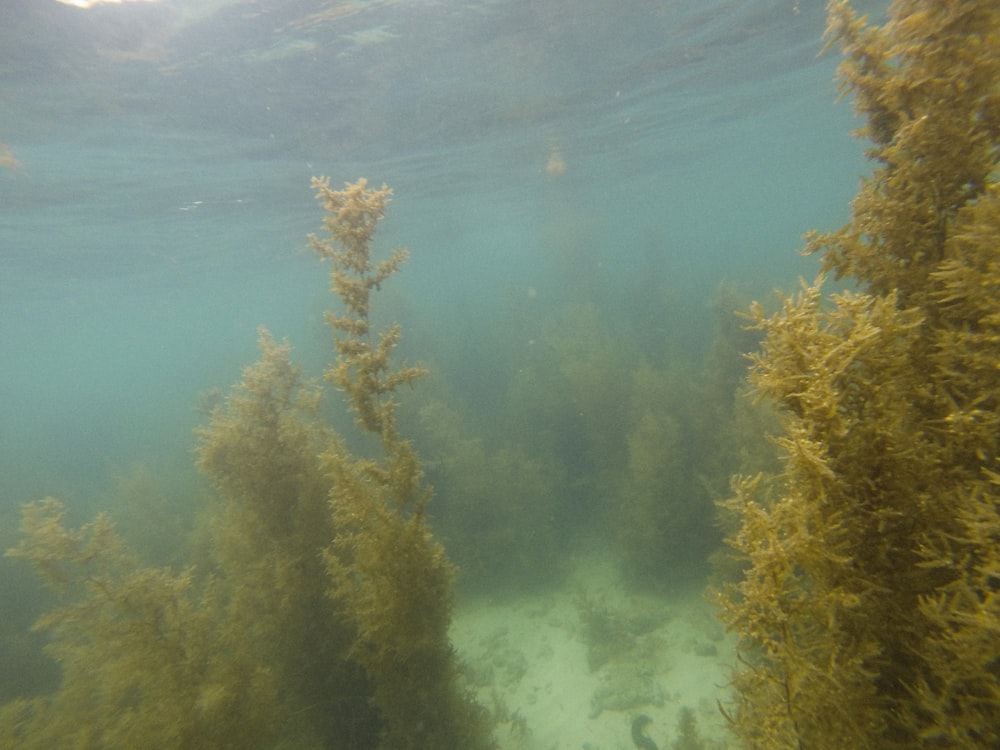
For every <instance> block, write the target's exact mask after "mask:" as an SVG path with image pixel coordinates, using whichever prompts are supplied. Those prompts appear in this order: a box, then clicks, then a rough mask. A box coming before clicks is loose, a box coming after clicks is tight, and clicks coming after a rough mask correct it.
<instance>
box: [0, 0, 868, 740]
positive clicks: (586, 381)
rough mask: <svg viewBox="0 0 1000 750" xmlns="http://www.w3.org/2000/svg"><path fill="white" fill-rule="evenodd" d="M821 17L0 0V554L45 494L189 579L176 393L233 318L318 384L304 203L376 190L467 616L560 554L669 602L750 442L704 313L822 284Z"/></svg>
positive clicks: (406, 422)
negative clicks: (593, 558)
mask: <svg viewBox="0 0 1000 750" xmlns="http://www.w3.org/2000/svg"><path fill="white" fill-rule="evenodd" d="M823 5H824V4H823V3H822V2H819V0H798V1H796V0H740V1H737V0H730V1H724V0H675V1H670V0H658V1H653V0H628V1H626V2H616V3H608V2H606V1H603V0H531V1H529V0H481V1H478V2H467V1H461V2H459V1H458V0H374V1H370V2H364V1H363V0H261V1H260V2H251V1H250V0H244V1H238V0H161V1H160V2H131V3H129V2H124V3H114V4H106V5H102V4H94V7H90V8H81V7H70V6H69V5H66V4H62V3H59V2H56V1H55V0H8V1H7V2H5V3H4V4H3V7H2V9H0V92H2V99H0V356H2V357H3V360H2V362H3V364H2V367H0V543H2V546H3V547H4V548H6V547H9V546H10V545H12V544H15V543H16V540H17V537H18V534H17V525H18V509H19V508H20V506H21V504H22V503H24V502H26V501H29V500H33V499H36V498H41V497H44V496H46V495H53V496H57V497H59V498H61V499H62V500H64V501H65V502H66V503H67V506H68V508H69V509H70V511H69V512H70V516H71V524H79V523H81V522H83V520H85V519H87V518H89V517H92V516H93V514H94V512H95V511H96V510H97V509H101V508H107V507H110V509H111V512H112V513H113V515H114V516H115V518H116V519H117V520H118V522H119V528H120V530H121V532H122V535H123V536H124V537H125V538H126V539H127V541H129V542H131V543H132V544H133V545H135V546H137V547H138V548H139V549H140V556H141V557H142V558H143V559H144V560H145V561H147V562H149V563H151V564H157V565H161V564H171V565H174V566H175V569H178V568H180V567H183V566H186V565H188V564H191V563H192V560H194V564H195V565H196V567H197V562H198V560H199V559H203V557H204V553H205V549H204V545H205V543H206V539H208V538H209V537H208V535H210V534H211V533H212V532H211V530H210V531H208V532H204V531H202V532H201V533H200V536H199V530H198V529H197V528H196V526H197V524H198V523H199V520H200V519H201V518H202V516H199V515H198V513H199V512H201V511H203V510H204V508H206V507H210V506H211V503H212V499H211V498H212V492H211V490H210V489H209V487H208V483H207V482H205V481H204V480H203V479H201V478H199V477H198V476H197V473H196V471H195V469H194V466H193V455H192V449H193V448H194V446H195V437H194V435H193V432H192V431H193V429H194V428H195V427H196V426H198V425H199V424H203V423H204V422H205V419H206V416H205V413H204V410H202V411H199V408H198V407H199V403H200V402H201V401H202V400H203V396H202V394H204V393H206V392H210V391H211V390H212V389H221V390H222V392H224V391H225V389H227V388H228V387H229V386H230V385H231V384H232V383H234V382H236V381H238V380H239V378H240V373H241V370H242V368H243V367H245V366H246V365H247V364H249V363H251V362H253V361H254V360H255V359H257V357H258V352H257V333H256V330H257V327H258V326H261V325H264V326H267V327H268V328H269V329H270V330H271V331H272V332H273V333H274V334H275V336H276V337H278V338H286V337H287V339H288V340H289V341H290V342H291V343H292V344H293V346H294V358H295V359H296V361H298V362H301V363H302V364H303V365H304V367H305V369H306V371H307V373H309V374H310V375H315V376H318V375H319V374H320V373H321V372H322V369H323V368H324V366H326V365H327V364H328V363H329V362H330V361H331V360H332V358H333V351H332V346H331V334H330V332H329V331H328V330H327V329H326V327H325V326H324V324H323V311H324V310H325V309H330V308H336V300H335V299H334V298H333V297H332V296H331V295H330V293H329V291H328V284H329V281H328V276H327V275H328V269H327V268H325V267H324V266H323V265H322V264H321V263H320V261H319V259H318V258H317V257H316V256H315V254H314V253H313V252H312V250H311V249H310V247H309V243H308V240H307V237H308V235H309V233H310V232H317V231H319V230H320V228H321V223H322V220H323V213H322V211H321V210H320V208H319V207H318V206H317V205H316V203H315V201H314V199H313V197H312V191H311V189H310V180H311V178H312V177H313V176H315V175H326V176H329V177H330V178H331V180H332V181H333V183H334V185H339V184H341V183H343V182H345V181H354V180H356V179H358V178H360V177H366V178H367V179H368V180H369V181H370V182H371V183H372V184H373V185H380V184H382V183H383V182H384V183H386V184H388V185H390V186H391V187H392V188H393V190H394V199H393V201H392V203H391V205H390V207H389V213H388V217H387V219H386V220H385V222H384V223H383V224H382V225H381V227H380V230H379V234H378V236H377V243H378V249H377V254H387V253H388V252H389V251H390V249H391V248H392V247H394V246H399V245H405V246H407V247H408V248H409V250H410V253H411V256H410V259H409V261H408V262H407V264H406V265H405V267H404V268H403V270H402V271H401V272H400V273H399V274H398V275H397V276H394V277H393V278H392V279H391V280H390V281H389V282H387V283H386V284H385V287H384V289H383V292H382V294H380V295H379V296H378V298H377V302H376V317H377V318H378V320H379V322H380V323H381V322H387V321H392V320H396V321H399V322H400V323H401V324H402V326H403V329H404V332H405V339H404V341H403V344H402V346H401V348H400V351H399V354H400V355H401V357H405V358H406V359H408V360H411V361H412V360H419V361H421V362H423V363H425V364H426V365H427V367H428V368H429V369H430V370H431V371H432V375H431V377H430V378H429V379H428V381H429V382H427V383H426V384H424V385H421V386H420V387H418V388H417V389H415V391H413V392H410V391H409V390H406V391H405V392H403V393H401V394H400V395H401V398H402V399H403V400H404V405H403V409H402V410H401V420H402V422H403V428H404V431H405V433H406V436H408V437H409V436H412V437H413V438H414V440H415V443H416V446H417V450H418V453H419V454H420V455H421V457H422V458H423V459H424V460H425V462H426V466H425V468H426V470H427V476H428V478H429V479H430V480H431V482H432V483H433V484H434V485H435V487H436V488H437V495H436V496H435V498H434V500H433V501H432V505H431V508H432V510H431V513H432V515H433V519H434V524H435V531H436V533H438V532H439V535H440V537H441V539H442V541H443V542H444V544H445V546H446V548H447V549H448V552H449V555H450V556H451V558H452V559H453V560H454V561H455V562H456V563H457V564H458V566H459V568H460V569H461V571H462V573H461V575H462V576H463V577H462V578H461V585H462V588H461V591H462V592H463V594H464V593H465V592H468V591H469V590H470V589H471V590H473V591H475V590H476V589H478V590H479V592H480V593H486V594H487V595H489V596H492V595H493V594H494V593H496V592H494V590H493V589H492V588H491V587H492V586H493V585H497V591H501V590H502V591H504V592H509V591H510V590H511V589H512V588H513V589H514V590H515V591H519V590H521V589H523V590H524V591H528V590H537V589H535V587H537V586H538V585H539V584H542V585H544V584H553V583H556V584H558V583H559V579H560V576H562V575H564V574H565V573H567V572H568V571H569V570H570V569H571V568H572V567H573V566H574V565H575V564H576V562H579V560H578V558H576V557H574V555H576V554H577V553H578V552H579V550H580V549H581V548H582V549H587V550H589V551H594V552H595V553H596V554H598V555H605V554H607V555H609V556H610V558H611V565H612V567H614V566H621V567H622V568H623V569H631V570H632V572H633V573H634V574H636V575H637V576H638V577H639V578H642V577H643V576H645V577H646V581H645V582H646V583H647V584H648V583H649V579H650V577H652V579H653V581H654V583H656V584H659V589H660V590H661V592H662V591H663V590H664V589H666V590H668V593H672V592H670V591H669V590H670V588H671V586H676V587H677V588H678V589H683V590H684V591H686V592H687V593H689V592H690V588H689V587H687V585H686V583H685V585H684V586H681V583H680V582H679V581H680V578H681V576H679V575H678V576H676V578H677V581H675V580H674V577H673V576H672V574H673V572H674V569H673V566H674V565H675V564H676V566H677V567H678V568H679V567H680V566H681V565H682V564H691V563H692V561H693V562H694V563H695V564H697V565H704V559H705V557H706V556H707V554H708V553H709V552H710V551H711V550H712V548H713V545H715V546H717V545H718V542H719V539H718V537H719V531H718V529H717V528H715V526H714V525H713V523H712V518H713V512H714V511H713V506H712V501H713V500H714V499H717V497H716V495H715V493H718V492H720V491H724V488H725V486H726V485H727V483H728V475H729V473H731V472H732V471H735V469H736V466H735V461H736V457H737V456H738V455H742V454H743V453H747V452H750V453H752V452H753V446H751V447H750V449H749V450H743V449H744V448H746V446H745V445H737V444H735V443H734V442H733V439H732V437H731V435H733V434H736V433H737V428H736V427H733V426H732V425H731V424H730V422H732V421H735V416H734V415H735V413H736V411H735V410H734V406H733V391H734V389H735V387H736V383H737V382H738V375H737V376H734V375H733V373H734V372H735V371H736V370H738V369H739V367H740V363H741V361H742V360H740V359H739V352H738V351H735V350H734V349H733V347H735V346H737V345H739V342H738V341H737V339H739V336H738V335H735V334H732V330H733V326H732V324H731V319H730V323H729V331H730V336H729V338H728V339H726V338H725V337H723V338H721V339H719V338H718V336H717V334H718V332H719V331H720V330H723V331H724V330H726V323H725V321H724V320H722V319H721V318H720V312H721V314H722V315H723V316H724V317H726V318H727V319H729V318H728V316H729V314H730V313H731V312H732V308H733V307H734V306H736V307H745V306H746V305H747V304H749V302H750V300H751V299H753V298H760V299H767V298H770V295H771V291H772V290H773V289H774V288H781V289H785V290H790V289H794V288H795V286H796V284H797V279H798V278H799V277H805V278H807V279H812V277H813V276H814V275H815V274H816V272H817V270H818V269H817V263H816V261H815V260H814V259H811V258H803V257H801V256H800V255H799V254H798V253H797V250H798V249H799V248H800V247H801V245H802V240H801V236H802V234H803V233H804V232H806V231H808V230H810V229H813V228H819V229H832V228H835V227H837V226H840V225H841V224H842V223H843V222H844V221H845V220H846V218H847V212H848V206H849V202H850V199H851V197H852V196H853V194H854V192H855V190H856V188H857V182H858V179H859V177H860V176H861V175H863V174H864V173H865V171H866V169H867V166H866V164H865V163H864V160H863V154H862V150H863V144H861V143H859V142H857V141H855V140H854V139H853V138H852V136H851V134H850V133H851V130H852V129H853V128H854V127H856V126H857V122H856V120H855V118H854V116H853V113H852V110H851V106H850V103H849V102H841V103H839V104H838V103H837V101H836V99H837V87H836V84H835V82H834V75H835V69H836V66H837V63H838V57H837V55H836V54H835V53H830V54H827V55H825V56H818V53H819V51H820V50H821V48H822V46H823V41H822V33H823V29H824V26H825V19H824V9H823V7H822V6H823ZM883 6H884V4H875V5H874V6H873V10H878V9H881V8H882V7H883ZM383 257H384V256H383ZM720 290H722V291H720ZM720 342H721V348H720V346H719V344H720ZM727 346H728V347H729V349H726V347H727ZM727 357H728V360H727V359H726V358H727ZM734 361H735V363H736V365H735V366H734V365H733V362H734ZM331 395H332V396H333V397H332V398H331V399H330V400H329V403H328V405H327V407H326V416H327V417H329V420H330V421H331V422H332V423H334V424H335V425H337V426H338V428H343V429H346V430H347V431H348V432H349V431H350V429H351V428H350V420H349V418H346V417H345V414H344V408H343V405H342V404H341V403H339V402H338V400H337V398H336V394H332V393H331ZM712 399H716V400H714V401H713V400H712ZM740 429H743V430H744V431H745V430H747V427H746V425H745V424H744V425H742V427H741V428H740ZM742 435H743V437H744V438H745V437H746V432H744V433H742ZM751 440H752V442H754V443H759V442H763V441H762V440H761V435H760V434H759V431H758V432H755V433H753V436H752V438H751ZM661 457H662V460H661ZM658 493H659V494H658ZM660 495H662V498H660ZM635 497H638V498H639V499H638V500H636V499H634V498H635ZM658 498H660V499H663V506H664V507H666V508H668V510H666V511H664V510H662V509H659V507H658V506H657V505H656V503H657V502H659V500H658ZM675 513H676V514H677V517H678V519H679V520H677V521H676V522H675V521H674V516H673V515H672V514H675ZM647 525H648V526H649V527H650V529H653V531H652V533H649V530H648V529H645V528H644V526H647ZM654 526H655V528H654ZM192 532H193V533H192ZM657 535H661V536H657ZM191 539H193V540H194V541H193V542H191V543H190V548H189V542H190V540H191ZM594 539H597V540H598V541H597V542H594V541H593V540H594ZM581 540H582V541H581ZM199 543H200V544H201V545H202V546H201V547H199V546H198V545H199ZM685 545H687V546H686V547H685ZM189 549H194V550H196V551H195V552H189ZM199 549H200V553H199V552H197V550H199ZM313 553H318V551H312V552H310V555H312V554H313ZM199 554H201V555H202V558H199V557H198V555H199ZM658 566H659V567H658ZM203 570H204V567H202V568H200V569H198V575H202V573H203ZM661 571H662V572H661ZM706 572H707V569H706V568H704V567H699V568H698V571H697V576H698V578H697V580H696V587H697V586H700V585H701V584H703V580H702V579H703V577H704V575H705V574H706ZM236 578H237V580H238V576H237V577H236ZM199 580H203V579H199ZM0 581H2V583H0V606H2V607H3V609H4V613H5V617H4V622H3V625H2V626H0V703H6V702H7V701H9V700H10V699H11V698H13V697H16V696H22V697H23V696H30V695H35V694H40V693H47V692H51V691H52V690H55V689H56V688H57V687H58V684H59V682H58V680H59V672H58V669H57V668H56V667H55V666H54V664H53V663H52V662H51V661H50V660H48V659H46V658H45V657H44V656H43V655H42V654H41V652H40V648H39V647H40V645H41V637H35V636H31V637H28V636H25V635H24V633H25V632H26V631H27V630H28V628H29V627H30V625H31V623H32V621H34V620H35V619H36V617H37V616H38V615H39V614H40V613H41V612H44V611H46V610H47V609H49V608H50V607H51V604H52V603H51V601H50V600H48V599H44V598H43V595H41V594H40V593H39V592H40V591H41V586H40V584H39V583H38V581H37V578H36V576H34V575H33V573H32V571H31V570H30V566H28V565H25V564H24V563H23V561H20V560H8V559H3V560H0ZM326 585H327V583H326V582H323V581H321V582H320V584H319V589H318V590H320V591H322V590H323V588H324V587H325V586H326ZM562 594H563V595H565V592H562ZM228 624H229V623H227V625H228ZM232 627H233V628H234V629H236V630H239V628H240V627H241V626H240V623H233V624H232ZM713 648H714V647H713ZM334 697H336V696H334ZM355 697H357V696H355ZM316 700H317V701H319V700H332V698H330V696H320V698H317V699H316ZM315 705H321V703H319V702H316V703H315ZM512 707H514V708H516V704H512ZM711 712H712V713H714V707H713V708H712V711H711ZM296 714H297V712H296ZM584 714H585V712H584ZM584 714H580V715H577V714H569V713H567V715H566V716H565V717H554V720H555V721H556V723H557V724H558V723H559V722H563V721H564V722H565V724H566V726H567V727H570V726H572V727H578V726H583V724H582V719H583V716H584ZM716 718H717V717H716ZM609 721H611V720H610V719H609ZM538 728H539V736H542V734H541V731H540V730H541V727H538ZM559 731H560V733H563V732H564V731H565V730H564V729H560V730H559ZM613 732H614V734H615V736H618V734H619V732H618V730H617V729H614V730H613ZM621 736H623V737H624V736H625V735H624V734H622V735H621ZM351 746H352V747H353V745H351Z"/></svg>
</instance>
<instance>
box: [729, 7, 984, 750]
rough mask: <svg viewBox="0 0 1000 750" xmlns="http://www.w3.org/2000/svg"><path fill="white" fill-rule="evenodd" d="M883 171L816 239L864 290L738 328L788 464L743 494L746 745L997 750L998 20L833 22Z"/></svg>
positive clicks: (937, 11) (741, 626) (737, 699)
mask: <svg viewBox="0 0 1000 750" xmlns="http://www.w3.org/2000/svg"><path fill="white" fill-rule="evenodd" d="M828 34H829V37H830V44H836V43H839V44H840V45H841V46H842V48H843V50H844V53H845V60H844V62H843V64H842V65H841V68H840V77H841V81H842V84H843V86H844V89H845V91H848V92H853V93H854V95H855V102H856V106H857V108H858V111H859V112H860V113H861V114H862V115H863V116H864V117H865V121H866V123H865V126H864V127H863V128H862V130H861V131H860V132H861V135H863V136H865V137H866V138H868V139H869V141H870V142H871V146H870V148H869V157H870V158H871V159H872V160H873V162H874V163H875V168H874V170H873V173H872V175H871V176H870V177H868V178H867V179H865V180H864V181H863V183H862V185H861V188H860V191H859V193H858V196H857V197H856V198H855V200H854V202H853V204H852V210H851V217H850V220H849V222H848V223H847V224H846V225H845V226H844V227H843V228H841V229H839V230H837V231H835V232H832V233H829V234H818V233H814V234H811V235H810V236H809V239H808V244H807V250H808V251H811V252H817V253H822V262H823V266H824V269H825V270H826V271H827V272H833V273H834V274H835V275H837V276H838V277H846V278H849V279H851V280H853V282H854V283H855V285H856V289H855V290H854V291H843V292H839V293H835V294H830V295H826V294H824V292H823V287H824V280H823V277H821V278H820V279H819V280H817V282H816V283H814V284H811V285H804V286H803V289H802V291H801V292H800V293H799V294H798V295H796V296H793V297H787V298H784V299H783V301H782V308H781V310H780V311H779V312H777V313H776V314H774V315H766V314H765V313H764V312H763V310H762V308H761V307H760V306H759V305H755V306H754V308H753V309H752V311H751V317H752V319H753V325H754V326H755V327H757V328H758V329H759V330H761V331H762V332H763V333H764V334H765V340H764V342H763V346H762V349H761V351H760V352H759V353H758V354H757V355H755V357H754V366H753V371H752V374H751V382H752V383H753V385H754V386H755V387H756V389H757V390H758V392H759V393H760V395H761V396H763V397H766V398H768V399H770V400H771V401H773V402H774V403H775V404H776V405H777V407H778V408H779V411H780V416H779V418H780V422H781V430H780V433H779V435H778V437H777V442H778V444H779V447H780V448H781V450H782V453H783V467H782V469H781V471H780V473H779V475H778V476H777V477H775V478H767V477H763V476H761V475H757V476H750V477H744V478H741V479H737V480H736V481H735V484H734V486H735V497H734V498H733V499H732V500H730V501H729V502H728V504H727V505H728V507H729V508H730V509H731V510H732V511H733V512H735V513H736V514H738V515H739V516H740V518H741V524H740V527H739V529H738V531H736V533H735V534H734V535H733V536H732V538H731V539H730V543H731V544H732V545H733V546H734V548H735V549H736V550H737V551H738V552H739V553H741V554H742V555H743V557H744V559H745V563H746V569H745V572H744V575H743V577H742V580H740V581H739V582H738V583H735V584H733V585H731V586H730V587H728V588H727V589H726V590H725V591H724V592H723V594H722V596H721V597H720V598H721V601H722V607H723V611H722V616H723V619H724V620H725V621H726V622H727V624H728V625H729V627H730V628H732V629H733V630H735V631H736V632H737V633H738V635H739V639H740V653H741V663H740V666H739V668H738V669H737V670H736V672H735V675H734V688H735V693H734V696H733V702H732V705H731V707H729V708H725V707H724V710H725V711H726V713H727V715H728V716H729V717H730V719H731V722H732V725H733V729H734V730H735V732H736V734H737V735H738V736H739V738H740V739H741V740H742V742H743V743H744V745H745V746H747V747H751V748H775V747H797V748H806V747H808V748H811V749H812V748H843V747H851V748H879V749H885V748H913V747H940V748H969V747H994V746H996V745H997V744H998V742H1000V733H998V731H1000V730H998V725H997V722H996V717H997V716H998V715H1000V660H998V659H997V656H996V655H997V654H1000V596H998V592H1000V575H998V571H1000V568H998V566H997V561H998V552H997V549H998V544H997V542H998V540H1000V514H998V508H1000V502H998V501H1000V473H998V469H1000V466H998V463H997V456H998V449H1000V444H998V443H1000V368H998V367H997V351H998V345H1000V264H998V263H997V255H996V253H997V247H998V246H1000V185H998V184H997V177H998V175H1000V170H998V166H1000V165H998V158H1000V117H998V114H1000V86H998V81H1000V7H998V6H997V4H996V3H995V2H991V1H981V2H975V1H970V2H963V3H941V2H917V1H914V0H897V2H894V3H893V5H892V6H891V9H890V12H889V18H888V20H887V21H886V22H885V24H884V25H882V26H881V27H876V26H872V25H869V24H868V23H867V22H866V20H865V19H861V18H858V17H857V16H856V14H855V13H854V12H853V10H852V9H851V7H850V5H849V3H847V2H831V3H830V5H829V26H828Z"/></svg>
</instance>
